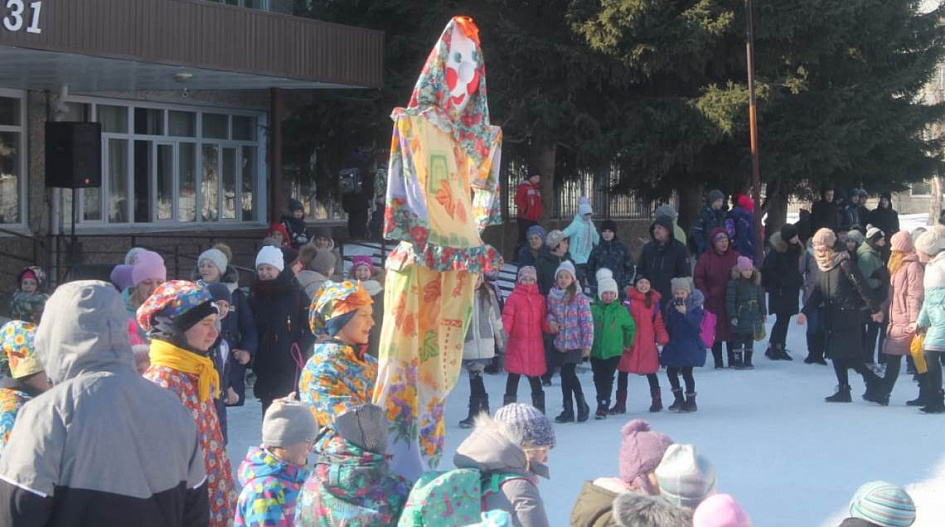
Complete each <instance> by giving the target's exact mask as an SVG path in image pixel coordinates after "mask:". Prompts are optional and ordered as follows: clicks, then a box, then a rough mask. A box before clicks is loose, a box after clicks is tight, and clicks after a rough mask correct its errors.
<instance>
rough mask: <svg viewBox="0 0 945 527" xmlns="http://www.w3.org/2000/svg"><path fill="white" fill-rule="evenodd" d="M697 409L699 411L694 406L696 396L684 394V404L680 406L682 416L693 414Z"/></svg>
mask: <svg viewBox="0 0 945 527" xmlns="http://www.w3.org/2000/svg"><path fill="white" fill-rule="evenodd" d="M698 409H699V407H698V406H696V394H695V393H687V394H686V402H685V403H683V406H682V413H684V414H691V413H693V412H695V411H696V410H698Z"/></svg>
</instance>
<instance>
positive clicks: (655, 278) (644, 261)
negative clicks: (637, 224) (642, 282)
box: [637, 217, 692, 301]
mask: <svg viewBox="0 0 945 527" xmlns="http://www.w3.org/2000/svg"><path fill="white" fill-rule="evenodd" d="M657 225H660V226H662V227H663V228H664V229H666V230H667V232H669V240H668V241H667V242H666V243H663V244H661V243H660V242H658V241H656V238H655V237H653V228H654V227H656V226H657ZM650 237H653V239H652V240H650V241H649V242H647V244H646V245H644V246H643V254H642V255H641V256H640V263H639V264H638V265H637V274H638V275H643V276H645V277H646V278H647V279H648V280H649V281H650V285H651V286H652V287H653V289H655V290H656V291H657V292H658V293H659V294H660V297H662V298H663V300H664V301H667V300H668V299H670V298H672V293H673V291H672V287H671V286H670V283H669V282H670V280H672V279H673V278H678V277H680V276H692V266H691V265H690V264H689V251H688V250H687V249H686V246H685V245H683V244H681V243H679V241H677V240H676V239H675V238H674V237H673V223H672V221H670V220H669V218H665V217H660V218H656V221H654V222H653V224H652V225H650Z"/></svg>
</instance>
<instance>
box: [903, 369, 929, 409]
mask: <svg viewBox="0 0 945 527" xmlns="http://www.w3.org/2000/svg"><path fill="white" fill-rule="evenodd" d="M918 377H919V396H918V397H916V398H915V399H913V400H911V401H907V402H906V405H907V406H925V405H927V404H929V389H928V380H929V378H928V374H927V373H920V374H918Z"/></svg>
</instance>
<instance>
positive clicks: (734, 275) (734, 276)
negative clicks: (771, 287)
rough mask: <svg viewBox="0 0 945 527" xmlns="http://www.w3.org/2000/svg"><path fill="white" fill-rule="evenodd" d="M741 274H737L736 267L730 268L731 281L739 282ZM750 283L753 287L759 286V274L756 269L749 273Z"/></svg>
mask: <svg viewBox="0 0 945 527" xmlns="http://www.w3.org/2000/svg"><path fill="white" fill-rule="evenodd" d="M741 277H742V273H740V272H738V268H737V267H732V280H740V279H741ZM751 281H752V283H753V284H755V285H761V273H760V272H759V271H758V270H757V269H753V270H752V272H751Z"/></svg>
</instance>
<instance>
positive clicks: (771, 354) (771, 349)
mask: <svg viewBox="0 0 945 527" xmlns="http://www.w3.org/2000/svg"><path fill="white" fill-rule="evenodd" d="M775 346H776V345H775V344H772V343H770V342H769V343H768V349H766V350H765V357H768V358H769V359H771V360H778V350H777V348H776V347H775Z"/></svg>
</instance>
